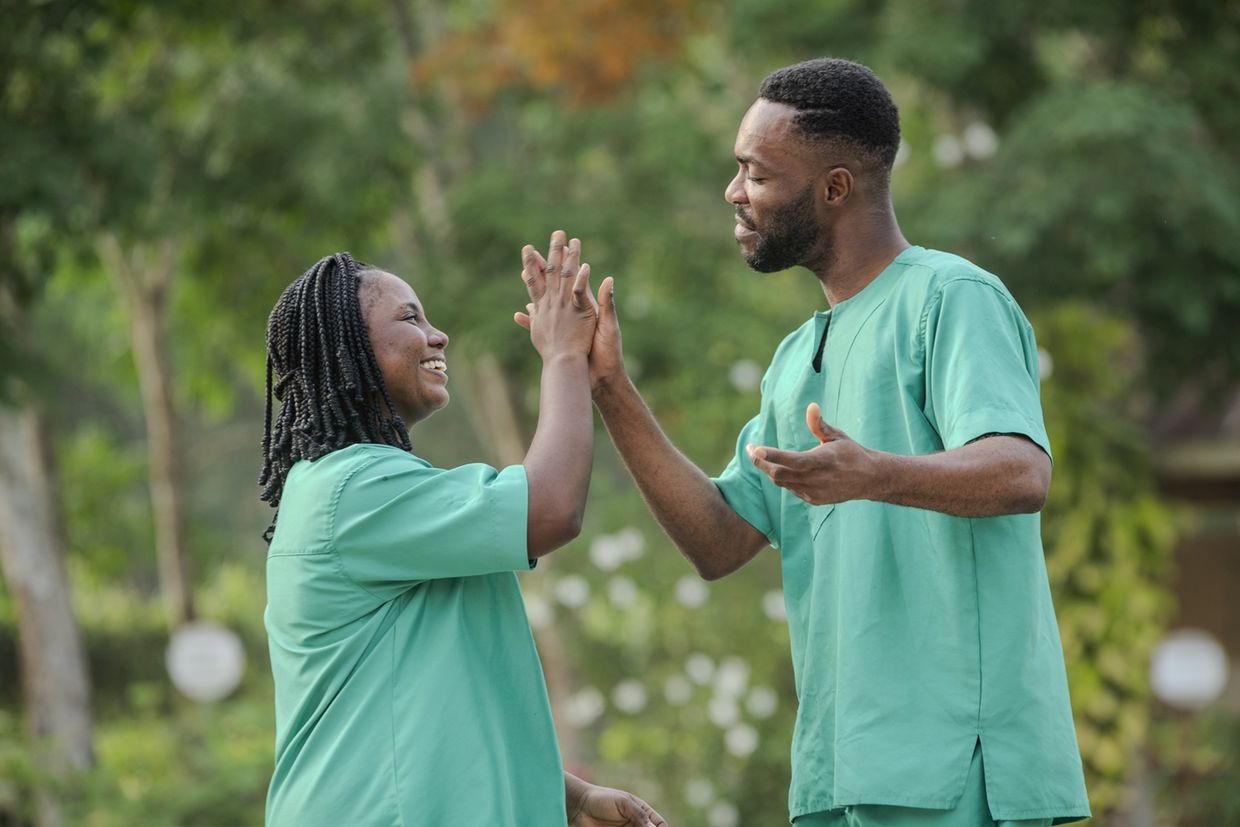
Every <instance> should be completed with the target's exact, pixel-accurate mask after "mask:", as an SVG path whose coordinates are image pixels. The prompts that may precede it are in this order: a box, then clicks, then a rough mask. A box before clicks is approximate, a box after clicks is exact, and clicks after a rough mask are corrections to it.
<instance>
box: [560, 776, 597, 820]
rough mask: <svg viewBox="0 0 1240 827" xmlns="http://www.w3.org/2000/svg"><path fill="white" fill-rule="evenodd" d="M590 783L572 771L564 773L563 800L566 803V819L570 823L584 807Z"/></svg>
mask: <svg viewBox="0 0 1240 827" xmlns="http://www.w3.org/2000/svg"><path fill="white" fill-rule="evenodd" d="M590 787H591V785H590V784H589V782H586V781H582V780H581V779H580V778H578V777H577V776H575V775H573V774H572V773H569V772H566V773H564V802H565V804H566V805H567V810H568V821H569V823H570V824H571V823H572V822H573V821H574V820H575V819H576V818H577V816H578V815H580V814H581V810H582V808H583V807H585V803H586V796H587V795H588V794H589V790H590Z"/></svg>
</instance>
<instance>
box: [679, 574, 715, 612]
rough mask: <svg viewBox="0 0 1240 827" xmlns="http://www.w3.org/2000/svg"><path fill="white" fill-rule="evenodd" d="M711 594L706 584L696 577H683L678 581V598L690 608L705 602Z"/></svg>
mask: <svg viewBox="0 0 1240 827" xmlns="http://www.w3.org/2000/svg"><path fill="white" fill-rule="evenodd" d="M709 594H710V592H709V591H707V589H706V584H705V583H703V582H702V581H701V580H699V579H698V578H696V577H682V578H680V579H679V580H677V581H676V599H677V600H679V601H680V602H681V603H682V604H683V605H685V606H688V607H689V608H690V609H696V608H697V607H698V606H701V605H702V604H703V603H705V602H706V598H707V596H708V595H709Z"/></svg>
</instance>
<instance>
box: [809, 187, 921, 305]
mask: <svg viewBox="0 0 1240 827" xmlns="http://www.w3.org/2000/svg"><path fill="white" fill-rule="evenodd" d="M835 231H836V232H835V243H833V244H832V247H831V250H832V255H831V258H830V260H825V262H822V263H821V264H820V265H818V267H810V269H811V270H812V272H813V274H815V275H816V276H818V281H821V283H822V293H823V294H826V296H827V304H828V305H830V306H832V307H835V306H836V305H837V304H839V303H841V301H846V300H847V299H851V298H853V296H854V295H857V294H858V293H861V291H862V290H864V289H866V286H867V285H868V284H869V283H870V281H873V280H874V279H877V278H878V276H879V274H880V273H882V272H883V270H885V269H887V267H888V265H889V264H890V263H892V260H893V259H894V258H895V257H897V255H899V254H900V253H901V252H904V250H905V249H908V248H909V247H911V244H909V242H908V241H906V239H905V238H904V233H901V232H900V226H899V224H898V223H897V221H895V213H894V212H892V208H890V205H889V203H888V205H887V208H885V210H882V211H877V214H875V212H869V213H868V214H867V213H866V212H857V213H853V214H852V216H851V219H846V221H844V222H841V223H839V224H837V226H836V228H835Z"/></svg>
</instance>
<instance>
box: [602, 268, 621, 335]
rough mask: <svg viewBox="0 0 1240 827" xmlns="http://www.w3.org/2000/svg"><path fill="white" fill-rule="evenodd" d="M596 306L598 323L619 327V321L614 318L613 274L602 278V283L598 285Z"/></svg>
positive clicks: (614, 281)
mask: <svg viewBox="0 0 1240 827" xmlns="http://www.w3.org/2000/svg"><path fill="white" fill-rule="evenodd" d="M598 306H599V308H598V315H599V324H604V323H605V324H609V325H611V326H612V327H619V325H620V322H619V320H618V319H617V318H616V279H615V277H614V276H608V277H607V278H605V279H603V283H602V284H600V285H599V286H598Z"/></svg>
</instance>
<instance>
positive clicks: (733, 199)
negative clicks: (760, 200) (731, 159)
mask: <svg viewBox="0 0 1240 827" xmlns="http://www.w3.org/2000/svg"><path fill="white" fill-rule="evenodd" d="M742 176H743V172H738V173H736V175H734V176H732V180H731V181H730V182H729V183H728V185H727V187H725V188H724V190H723V200H725V201H727V202H728V203H729V204H746V203H748V202H749V199H748V198H746V197H745V186H744V183H743V181H742V180H741V179H742Z"/></svg>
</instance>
